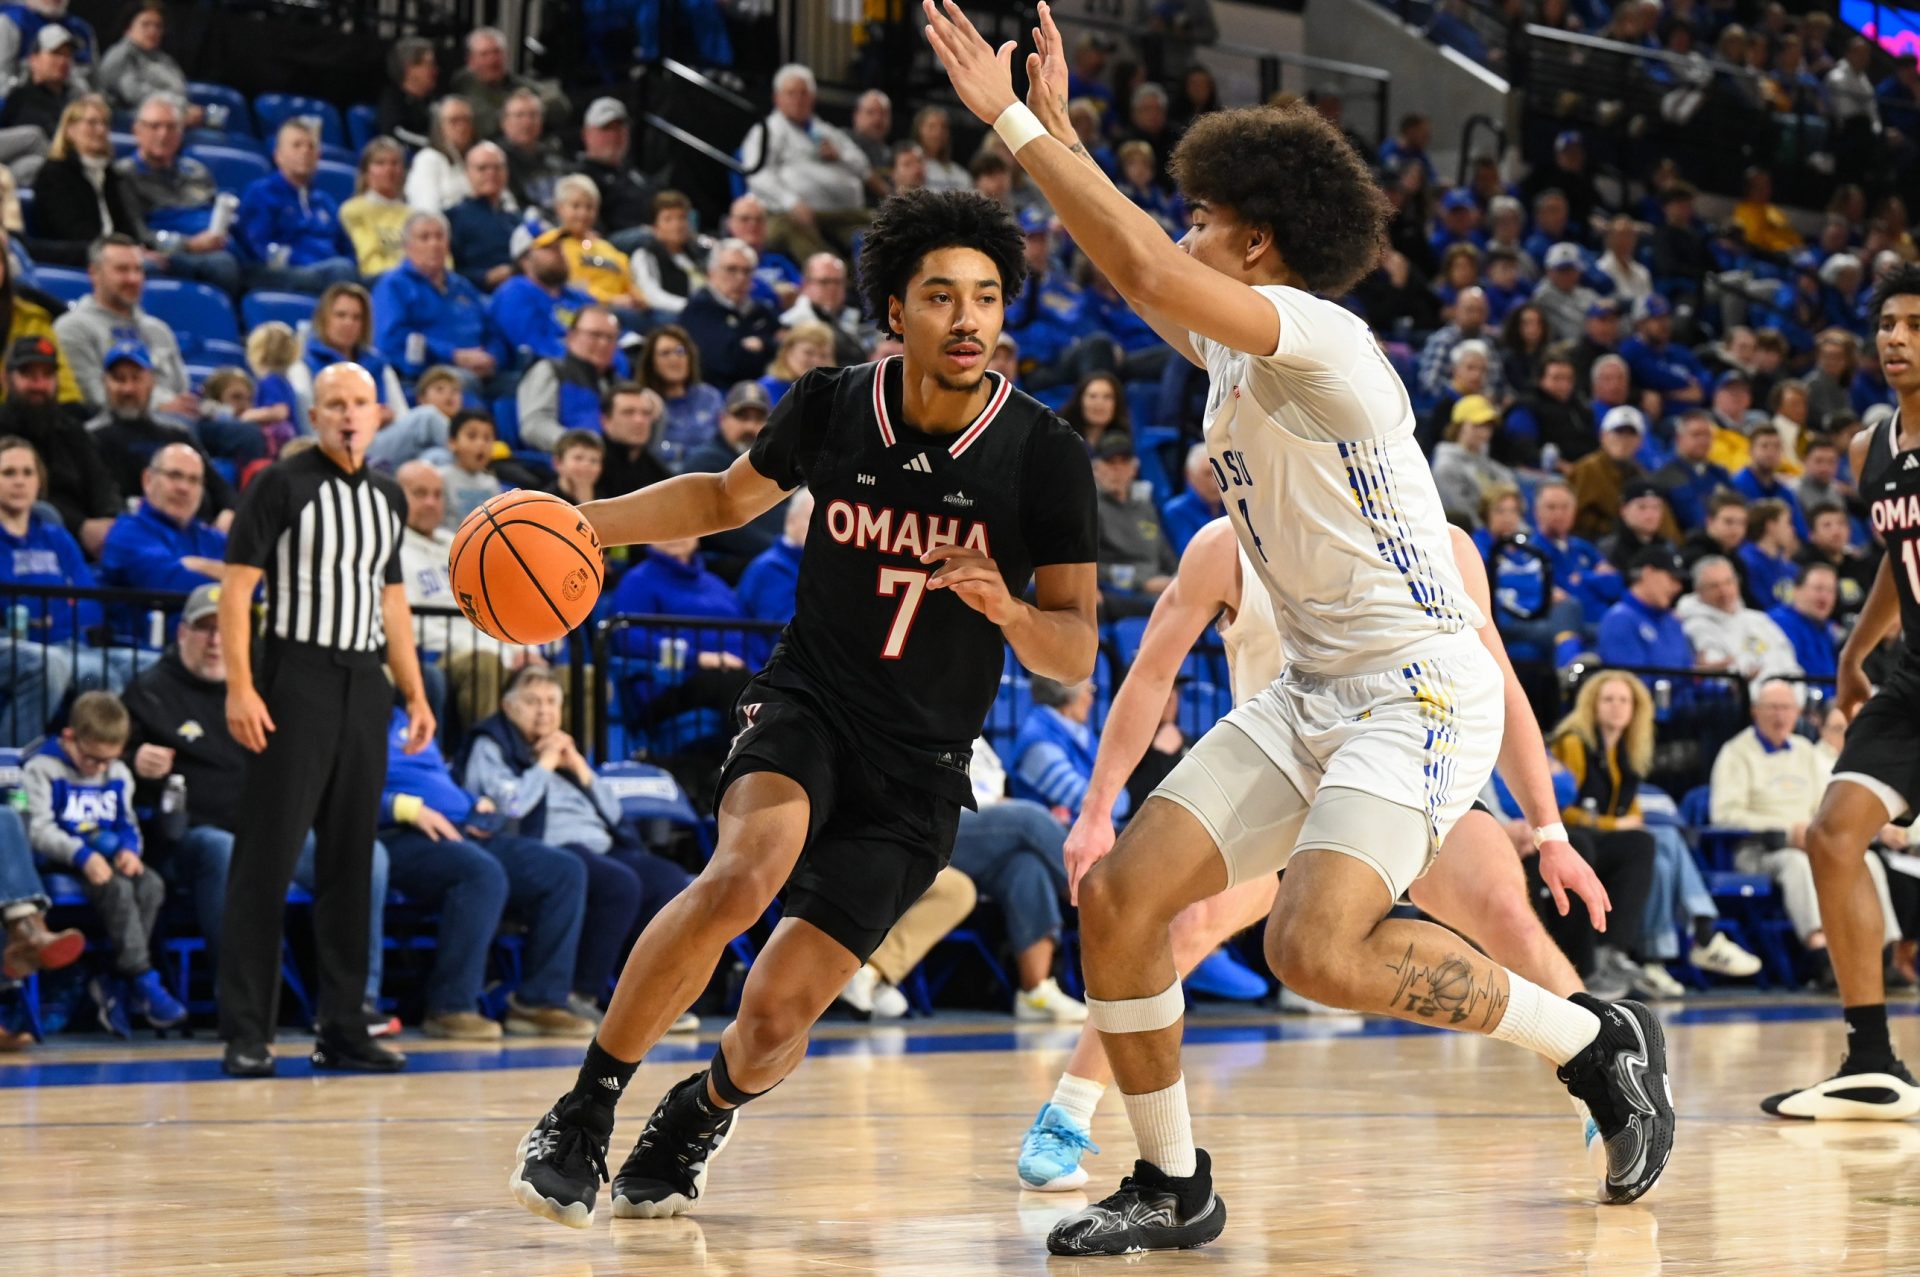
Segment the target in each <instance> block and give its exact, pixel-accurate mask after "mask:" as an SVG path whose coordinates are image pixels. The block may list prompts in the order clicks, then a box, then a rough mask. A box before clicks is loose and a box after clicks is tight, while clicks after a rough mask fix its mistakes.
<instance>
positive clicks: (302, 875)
mask: <svg viewBox="0 0 1920 1277" xmlns="http://www.w3.org/2000/svg"><path fill="white" fill-rule="evenodd" d="M313 853H314V841H313V835H312V834H311V833H309V834H308V835H307V841H306V844H305V845H304V846H302V847H301V848H300V860H299V863H298V864H296V865H295V866H294V870H293V880H294V881H295V882H297V883H299V884H300V885H301V886H302V887H305V888H306V889H307V890H308V891H312V890H313ZM232 864H233V835H232V834H230V833H228V832H227V831H226V830H224V829H219V828H216V827H214V826H213V825H195V826H194V827H193V828H192V829H189V830H187V836H186V837H184V838H182V839H181V840H180V842H179V843H178V844H177V845H176V846H175V847H174V848H173V850H172V851H171V852H169V853H168V854H167V855H166V857H165V860H164V866H165V868H166V871H167V881H168V882H169V883H171V884H172V885H174V886H175V887H178V888H179V889H181V890H183V891H185V892H187V893H188V894H189V895H190V896H192V897H193V912H194V916H195V917H196V918H197V919H198V920H199V923H200V934H201V935H203V936H205V937H206V940H207V952H208V953H209V955H211V956H212V958H213V960H214V961H215V962H218V961H219V960H220V921H221V918H222V916H223V915H224V913H225V911H226V904H227V870H228V868H229V867H230V866H231V865H232ZM387 873H388V870H387V849H386V848H385V847H383V846H381V845H380V844H379V843H378V842H376V843H374V844H373V907H372V908H370V909H369V910H368V911H367V932H368V934H369V935H371V936H372V937H373V942H372V943H371V944H370V945H369V946H368V947H367V1000H368V1001H369V1002H371V1001H373V1000H374V999H375V998H377V997H379V996H380V974H381V972H380V967H381V963H382V958H383V955H382V953H381V942H382V940H383V938H384V937H383V935H382V931H383V929H384V928H385V926H386V920H387V919H386V915H387Z"/></svg>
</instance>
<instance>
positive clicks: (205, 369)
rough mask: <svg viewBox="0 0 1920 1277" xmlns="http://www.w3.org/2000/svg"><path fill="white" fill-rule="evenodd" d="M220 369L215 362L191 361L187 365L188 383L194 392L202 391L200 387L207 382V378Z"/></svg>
mask: <svg viewBox="0 0 1920 1277" xmlns="http://www.w3.org/2000/svg"><path fill="white" fill-rule="evenodd" d="M218 371H220V370H219V369H218V368H217V367H215V366H214V365H213V364H197V363H189V364H188V365H187V385H188V386H189V387H190V388H191V389H192V390H193V393H194V394H196V395H197V394H199V393H200V387H202V386H204V385H206V384H207V378H209V377H211V376H213V374H214V373H216V372H218Z"/></svg>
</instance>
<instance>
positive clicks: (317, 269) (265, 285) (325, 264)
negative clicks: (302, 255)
mask: <svg viewBox="0 0 1920 1277" xmlns="http://www.w3.org/2000/svg"><path fill="white" fill-rule="evenodd" d="M359 282H360V266H359V264H358V263H356V262H353V261H351V260H349V259H347V258H345V257H329V258H327V259H326V260H325V261H319V262H308V263H307V264H306V265H305V266H269V265H267V264H266V263H265V262H256V263H255V264H254V265H252V266H250V267H248V268H247V287H248V288H249V289H251V290H253V291H255V292H259V291H262V290H267V291H273V292H283V293H324V292H326V291H327V289H329V288H331V287H332V286H333V285H335V284H357V283H359Z"/></svg>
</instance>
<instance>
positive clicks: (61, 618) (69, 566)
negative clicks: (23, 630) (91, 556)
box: [0, 513, 100, 643]
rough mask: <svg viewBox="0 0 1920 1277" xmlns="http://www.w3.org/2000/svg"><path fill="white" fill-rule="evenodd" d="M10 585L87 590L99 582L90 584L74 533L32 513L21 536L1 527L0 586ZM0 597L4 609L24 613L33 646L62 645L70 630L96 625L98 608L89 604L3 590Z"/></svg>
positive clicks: (83, 555) (91, 576) (89, 601)
mask: <svg viewBox="0 0 1920 1277" xmlns="http://www.w3.org/2000/svg"><path fill="white" fill-rule="evenodd" d="M9 584H14V585H69V586H78V587H79V588H81V589H87V590H91V589H93V588H94V587H95V586H96V585H98V584H99V582H97V581H95V580H94V577H93V569H92V568H90V567H88V566H87V556H86V555H85V554H83V553H82V552H81V550H80V543H79V542H78V541H75V540H74V539H73V535H72V534H71V533H69V532H68V531H67V530H66V529H65V528H64V527H62V526H61V525H60V524H59V523H58V522H51V521H47V520H43V519H42V518H41V517H40V516H39V515H38V514H37V513H36V514H33V515H30V516H28V519H27V532H26V535H25V536H19V537H16V536H14V535H13V534H12V533H11V532H8V531H7V530H6V529H5V528H0V586H3V585H9ZM0 599H3V600H5V602H6V603H7V606H8V607H9V608H12V607H24V608H26V609H27V637H28V638H30V639H32V640H33V641H34V642H36V643H64V642H66V641H67V640H68V639H69V638H71V637H73V635H74V633H75V631H86V630H90V629H92V628H93V627H95V626H97V625H99V624H100V605H99V604H98V603H96V602H94V601H92V600H86V601H82V602H71V601H68V600H65V599H43V598H31V599H30V598H25V597H22V596H18V595H16V596H13V597H11V598H8V597H7V596H6V594H5V593H4V592H3V591H0ZM43 609H44V610H43Z"/></svg>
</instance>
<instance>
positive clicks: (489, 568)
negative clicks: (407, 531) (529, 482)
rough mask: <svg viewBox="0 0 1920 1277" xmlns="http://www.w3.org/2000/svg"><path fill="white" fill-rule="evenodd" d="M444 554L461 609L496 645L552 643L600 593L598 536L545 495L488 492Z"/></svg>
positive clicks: (569, 509)
mask: <svg viewBox="0 0 1920 1277" xmlns="http://www.w3.org/2000/svg"><path fill="white" fill-rule="evenodd" d="M449 553H450V556H451V558H452V566H453V571H452V578H453V594H454V597H455V598H456V599H458V600H459V601H460V610H461V611H462V612H465V613H466V614H467V619H468V620H469V621H472V622H473V623H474V625H476V626H478V627H479V629H480V630H481V631H482V632H483V633H486V634H490V635H492V636H493V637H494V638H497V639H499V640H500V641H501V642H503V643H549V642H552V641H553V640H554V639H557V638H559V637H561V636H562V635H564V634H565V633H566V632H567V631H569V630H571V629H572V628H573V627H574V626H576V625H578V624H580V622H582V621H584V620H586V619H587V615H588V613H590V612H592V611H593V605H594V603H596V602H597V601H598V600H599V598H600V569H601V564H600V538H599V537H597V536H595V535H594V534H593V528H592V527H591V526H589V525H588V523H587V521H586V520H585V519H584V518H582V517H581V515H580V511H578V510H576V509H575V508H574V507H573V506H572V505H570V504H568V503H567V502H565V501H562V500H561V499H560V498H559V497H556V496H550V495H548V494H547V493H545V492H526V491H514V492H503V493H501V494H500V495H499V496H497V497H494V498H493V499H492V500H490V501H488V502H487V503H486V504H485V505H483V506H481V507H480V508H479V509H477V510H475V511H474V512H473V513H472V514H470V515H468V516H467V517H466V520H465V521H464V522H463V523H461V525H460V528H459V530H458V531H456V532H455V533H454V534H453V547H452V549H451V550H450V552H449Z"/></svg>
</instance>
